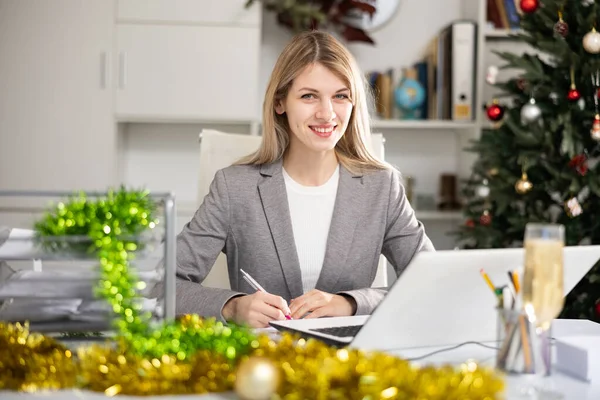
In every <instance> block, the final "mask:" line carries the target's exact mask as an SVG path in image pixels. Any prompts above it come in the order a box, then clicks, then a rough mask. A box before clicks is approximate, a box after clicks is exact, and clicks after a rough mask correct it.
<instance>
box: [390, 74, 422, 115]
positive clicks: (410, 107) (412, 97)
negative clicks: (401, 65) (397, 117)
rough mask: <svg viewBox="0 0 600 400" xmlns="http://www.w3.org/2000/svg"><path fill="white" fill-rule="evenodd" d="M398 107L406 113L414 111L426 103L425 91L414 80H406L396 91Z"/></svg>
mask: <svg viewBox="0 0 600 400" xmlns="http://www.w3.org/2000/svg"><path fill="white" fill-rule="evenodd" d="M394 101H395V102H396V106H398V108H399V109H400V110H402V111H404V112H406V111H414V110H416V109H418V108H419V107H421V106H422V105H423V102H424V101H425V89H423V86H421V84H420V83H419V82H418V81H416V80H414V79H405V80H403V81H402V82H401V84H400V85H399V86H398V87H397V88H396V89H395V90H394Z"/></svg>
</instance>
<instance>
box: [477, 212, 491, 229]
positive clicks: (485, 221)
mask: <svg viewBox="0 0 600 400" xmlns="http://www.w3.org/2000/svg"><path fill="white" fill-rule="evenodd" d="M479 223H480V224H481V225H483V226H489V225H490V224H491V223H492V216H491V215H490V212H489V211H487V210H485V211H484V212H483V214H481V217H479Z"/></svg>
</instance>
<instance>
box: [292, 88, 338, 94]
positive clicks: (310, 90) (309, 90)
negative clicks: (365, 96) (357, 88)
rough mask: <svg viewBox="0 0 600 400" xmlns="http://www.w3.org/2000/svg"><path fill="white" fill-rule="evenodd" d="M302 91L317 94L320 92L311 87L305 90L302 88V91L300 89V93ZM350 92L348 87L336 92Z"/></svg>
mask: <svg viewBox="0 0 600 400" xmlns="http://www.w3.org/2000/svg"><path fill="white" fill-rule="evenodd" d="M301 90H306V91H308V92H315V93H319V91H318V90H317V89H313V88H309V87H303V88H300V89H298V91H301ZM349 90H350V89H348V88H346V87H345V88H341V89H338V90H337V91H336V93H340V92H345V91H349Z"/></svg>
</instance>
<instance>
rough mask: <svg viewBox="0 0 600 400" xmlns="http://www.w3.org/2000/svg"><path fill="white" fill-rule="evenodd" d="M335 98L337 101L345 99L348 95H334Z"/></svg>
mask: <svg viewBox="0 0 600 400" xmlns="http://www.w3.org/2000/svg"><path fill="white" fill-rule="evenodd" d="M335 97H336V98H337V99H347V98H348V95H347V94H336V95H335Z"/></svg>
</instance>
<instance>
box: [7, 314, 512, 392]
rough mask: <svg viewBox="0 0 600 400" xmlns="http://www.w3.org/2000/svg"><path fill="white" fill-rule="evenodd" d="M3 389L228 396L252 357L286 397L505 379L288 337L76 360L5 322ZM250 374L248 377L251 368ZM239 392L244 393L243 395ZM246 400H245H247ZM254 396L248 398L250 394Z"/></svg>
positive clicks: (107, 351) (81, 354) (498, 386)
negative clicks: (181, 355)
mask: <svg viewBox="0 0 600 400" xmlns="http://www.w3.org/2000/svg"><path fill="white" fill-rule="evenodd" d="M0 348H2V349H4V350H6V351H3V352H2V356H1V357H0V389H9V390H28V391H34V390H40V389H68V388H80V389H87V390H92V391H97V392H104V393H105V394H106V395H109V396H114V395H117V394H128V395H157V394H192V393H207V392H223V391H229V390H232V389H233V388H234V385H235V382H236V379H237V376H236V373H237V370H238V367H239V366H240V364H241V363H244V362H245V361H247V360H252V359H257V358H261V359H264V360H268V361H269V362H270V363H271V364H272V366H273V368H274V370H276V371H279V374H278V375H277V376H275V375H273V379H279V378H278V376H280V377H281V380H280V381H278V382H275V385H274V387H276V388H277V394H276V396H277V397H278V398H281V399H290V400H292V399H316V400H319V399H430V400H436V399H473V400H474V399H495V398H497V396H499V395H500V394H501V393H502V392H503V390H504V382H503V379H502V378H501V377H500V376H499V375H498V374H496V372H495V371H494V370H492V369H482V368H480V367H479V366H478V365H477V364H476V363H474V362H467V363H465V364H463V365H462V366H460V367H451V366H443V367H423V368H417V367H415V366H413V365H412V364H411V363H410V362H408V361H406V360H403V359H400V358H398V357H394V356H391V355H388V354H384V353H376V352H373V353H364V352H361V351H358V350H350V349H338V348H334V347H331V346H327V345H326V344H324V343H322V342H320V341H318V340H304V339H301V338H298V337H296V336H292V335H289V334H283V335H282V337H281V339H280V340H278V341H277V342H275V341H273V340H272V339H270V338H269V337H268V336H265V335H261V336H259V337H258V339H257V340H255V341H253V342H252V348H253V350H252V352H251V353H250V354H248V355H245V356H242V357H239V358H238V359H237V360H236V361H232V360H231V359H228V358H226V357H225V356H223V355H222V354H219V353H217V352H214V351H209V350H200V351H198V352H197V353H195V354H194V356H192V357H191V358H189V359H186V360H184V361H182V360H179V359H178V358H177V357H176V356H173V355H167V354H165V355H163V356H162V357H159V358H144V357H142V356H139V355H136V354H133V353H131V352H128V351H127V349H125V348H122V347H121V348H120V347H119V346H114V343H112V344H111V343H106V344H104V345H93V346H87V347H85V346H84V347H80V348H79V349H78V350H77V351H76V355H77V356H76V357H74V355H72V354H71V352H70V351H69V350H67V349H66V348H65V347H63V346H62V345H60V344H58V343H57V342H56V341H54V340H53V339H51V338H47V337H44V336H42V335H38V334H32V333H29V331H28V330H27V327H26V326H25V327H24V326H21V325H18V324H17V325H10V324H9V325H2V324H0ZM246 373H248V372H247V371H246ZM236 389H238V393H239V394H241V395H243V390H240V389H239V388H236ZM242 397H244V396H242ZM246 398H250V397H246Z"/></svg>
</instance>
